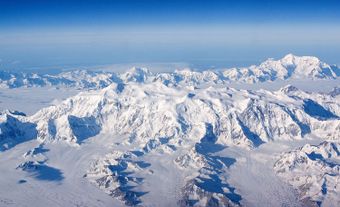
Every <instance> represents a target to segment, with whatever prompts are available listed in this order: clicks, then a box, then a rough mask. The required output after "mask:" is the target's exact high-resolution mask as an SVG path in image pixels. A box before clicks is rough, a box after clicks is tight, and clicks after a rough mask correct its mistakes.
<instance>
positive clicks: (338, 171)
mask: <svg viewBox="0 0 340 207" xmlns="http://www.w3.org/2000/svg"><path fill="white" fill-rule="evenodd" d="M274 169H275V171H276V172H277V174H278V175H279V176H280V177H282V178H283V179H284V180H287V181H288V182H289V183H290V184H292V185H293V186H294V187H295V188H296V189H297V190H298V191H299V193H300V196H301V199H302V200H305V201H307V203H308V201H309V202H313V203H308V206H320V205H321V204H323V205H324V206H338V205H339V204H340V201H339V187H340V181H339V176H340V145H339V142H338V141H337V142H328V141H325V142H323V143H321V144H319V145H316V146H315V145H310V144H306V145H305V146H303V147H301V148H299V149H297V150H294V151H290V152H286V153H284V154H283V155H281V157H280V158H279V160H278V161H277V162H276V163H275V165H274Z"/></svg>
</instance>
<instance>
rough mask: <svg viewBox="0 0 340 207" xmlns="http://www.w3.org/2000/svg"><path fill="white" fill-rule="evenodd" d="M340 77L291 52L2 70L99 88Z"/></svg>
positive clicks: (9, 78)
mask: <svg viewBox="0 0 340 207" xmlns="http://www.w3.org/2000/svg"><path fill="white" fill-rule="evenodd" d="M339 76H340V69H339V68H338V67H337V66H330V65H328V64H326V63H324V62H322V61H320V60H319V59H318V58H316V57H311V56H302V57H298V56H294V55H292V54H288V55H286V56H285V57H283V58H282V59H280V60H273V59H268V60H266V61H265V62H263V63H261V64H260V65H258V66H256V65H253V66H250V67H245V68H231V69H224V70H218V71H213V70H206V71H192V70H190V69H184V70H175V71H174V72H172V73H152V72H150V71H149V70H148V69H146V68H132V69H130V70H128V71H126V72H124V73H113V72H90V71H85V70H80V71H79V70H76V71H69V72H63V73H60V74H57V75H46V74H45V75H39V74H34V73H22V72H19V73H11V72H7V71H0V87H2V88H17V87H42V86H66V87H76V88H85V89H86V88H89V89H98V88H104V87H106V86H108V85H110V84H111V83H129V82H138V83H144V82H148V83H150V82H161V83H163V84H165V85H179V84H181V85H194V86H197V85H201V84H221V83H229V82H233V81H237V82H246V83H258V82H266V81H275V80H290V79H335V78H337V77H339Z"/></svg>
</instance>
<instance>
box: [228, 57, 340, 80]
mask: <svg viewBox="0 0 340 207" xmlns="http://www.w3.org/2000/svg"><path fill="white" fill-rule="evenodd" d="M223 75H224V77H226V79H227V80H232V81H242V82H248V83H256V82H265V81H274V80H277V79H279V80H287V79H334V78H337V77H339V76H340V69H339V68H338V67H336V66H330V65H328V64H326V63H324V62H322V61H320V60H319V59H318V58H317V57H312V56H302V57H299V56H295V55H293V54H288V55H286V56H285V57H283V58H282V59H280V60H274V59H268V60H266V61H265V62H263V63H261V64H260V65H258V66H250V67H248V68H233V69H230V70H225V71H224V72H223Z"/></svg>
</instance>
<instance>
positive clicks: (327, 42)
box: [0, 0, 340, 69]
mask: <svg viewBox="0 0 340 207" xmlns="http://www.w3.org/2000/svg"><path fill="white" fill-rule="evenodd" d="M287 53H293V54H296V55H315V56H318V57H320V58H321V59H322V60H324V61H326V62H328V63H330V64H340V1H329V0H328V1H327V0H319V1H313V0H309V1H303V0H300V1H298V0H295V1H292V0H282V1H274V0H272V1H255V0H253V1H242V0H233V1H214V0H207V1H199V0H196V1H190V0H181V1H177V0H172V1H165V0H163V1H161V0H159V1H154V0H112V1H108V0H96V1H95V0H92V1H91V0H82V1H74V0H68V1H63V0H59V1H57V0H55V1H49V0H41V1H38V0H36V1H31V0H21V1H19V0H0V65H1V66H2V68H4V69H29V68H41V69H43V68H44V69H45V68H52V67H66V66H86V65H93V66H95V65H106V64H124V63H146V62H148V63H156V62H158V63H159V62H184V63H190V64H194V65H196V66H199V65H203V66H217V67H223V66H224V67H230V66H233V65H236V66H247V65H249V64H253V63H258V62H260V61H263V60H265V59H267V58H269V57H274V58H281V57H282V56H284V55H285V54H287Z"/></svg>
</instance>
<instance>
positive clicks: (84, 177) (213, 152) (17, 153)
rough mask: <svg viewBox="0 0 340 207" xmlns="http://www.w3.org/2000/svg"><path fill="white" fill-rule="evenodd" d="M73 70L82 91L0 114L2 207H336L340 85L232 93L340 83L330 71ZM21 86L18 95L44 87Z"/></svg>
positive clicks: (286, 61)
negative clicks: (33, 108) (303, 82)
mask: <svg viewBox="0 0 340 207" xmlns="http://www.w3.org/2000/svg"><path fill="white" fill-rule="evenodd" d="M72 73H73V72H70V73H68V75H65V74H63V75H62V76H63V78H65V79H67V80H71V79H72V80H74V82H72V84H71V85H64V86H67V87H70V88H74V87H75V88H81V89H82V90H83V91H82V92H80V93H78V94H77V95H74V96H72V97H69V98H67V99H66V100H63V101H59V102H54V104H53V105H50V106H47V107H45V108H42V109H40V110H39V111H37V112H36V113H34V114H32V115H29V116H26V115H25V114H24V113H21V112H18V111H10V110H4V111H2V112H1V113H0V170H1V175H2V176H0V186H1V188H0V206H339V205H340V199H339V198H340V196H339V178H340V175H339V173H340V170H339V169H340V168H339V164H340V161H339V159H340V153H339V151H340V149H339V146H340V145H339V144H340V143H339V142H340V139H339V138H340V96H339V88H334V90H332V91H328V92H327V93H326V92H316V91H314V92H311V91H305V90H301V89H299V87H295V86H293V85H286V86H284V87H281V88H279V89H275V90H273V89H272V90H265V89H263V88H260V89H256V88H254V89H252V90H246V89H239V88H233V87H229V86H230V85H229V84H230V82H229V81H230V80H236V81H237V82H238V83H240V82H241V83H243V82H247V83H253V82H254V83H255V82H266V81H274V82H271V83H272V84H275V83H276V82H277V81H279V80H283V81H284V80H290V79H294V80H296V81H298V80H300V79H305V78H307V79H308V78H309V79H330V81H333V84H334V83H335V85H334V86H338V87H339V86H340V85H339V83H338V82H336V81H337V80H338V78H337V77H338V76H339V73H338V68H336V67H335V66H334V67H333V66H329V65H327V64H325V63H322V62H321V61H319V60H318V59H317V58H315V57H296V56H293V55H287V56H286V57H284V58H283V59H281V60H278V61H275V60H271V59H270V60H268V61H266V62H264V63H262V64H261V65H259V66H252V67H250V68H247V69H231V70H230V71H228V72H227V70H226V71H223V72H219V73H217V72H214V71H203V72H194V71H190V70H183V71H176V72H174V73H159V74H153V73H151V72H150V71H148V70H146V69H138V68H134V69H133V70H131V71H128V72H126V73H122V74H115V75H113V74H110V75H109V77H110V78H109V79H107V77H108V76H100V78H99V77H98V75H103V74H97V73H96V74H95V75H93V74H92V75H91V76H87V74H86V73H85V72H81V73H80V74H82V75H79V74H78V76H73V75H72ZM76 73H79V72H76ZM222 74H223V75H222ZM245 74H247V78H245ZM106 75H108V74H106ZM13 77H15V76H13ZM221 77H223V78H221ZM38 78H39V77H38ZM44 78H45V77H44ZM54 78H56V77H54ZM75 78H77V80H75ZM92 78H93V79H92ZM89 79H91V81H92V82H91V81H88V80H89ZM44 80H46V81H47V82H44V84H47V83H49V84H50V83H51V82H48V79H44ZM85 80H86V81H85ZM107 80H110V81H107ZM319 81H320V80H319ZM322 81H325V80H322ZM326 82H328V81H325V83H326ZM3 83H4V84H3V85H4V86H6V87H8V86H10V85H9V82H3ZM12 83H13V82H12ZM26 83H29V82H25V84H21V85H20V84H19V85H18V84H17V85H15V86H14V85H13V84H12V85H11V87H12V86H13V87H31V86H41V85H39V84H26ZM59 83H60V82H58V84H56V85H59ZM99 83H100V84H99ZM44 84H43V85H44ZM50 85H52V86H53V84H50ZM88 89H91V90H88ZM6 90H14V89H6Z"/></svg>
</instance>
